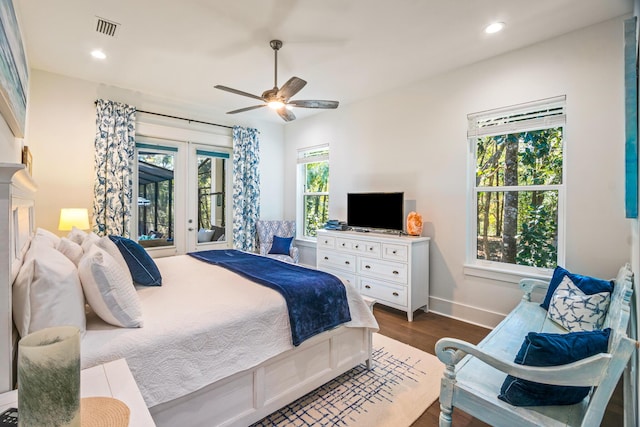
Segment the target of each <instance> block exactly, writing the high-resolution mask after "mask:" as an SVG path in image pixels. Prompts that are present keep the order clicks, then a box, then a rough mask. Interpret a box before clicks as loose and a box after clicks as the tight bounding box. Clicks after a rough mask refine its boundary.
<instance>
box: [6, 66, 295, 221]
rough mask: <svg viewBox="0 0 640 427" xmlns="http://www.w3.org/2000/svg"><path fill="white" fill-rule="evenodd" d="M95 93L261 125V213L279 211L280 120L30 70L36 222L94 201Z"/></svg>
mask: <svg viewBox="0 0 640 427" xmlns="http://www.w3.org/2000/svg"><path fill="white" fill-rule="evenodd" d="M99 98H104V99H111V100H114V101H118V102H124V103H127V104H130V105H134V106H136V107H137V108H138V109H141V110H145V111H152V112H158V113H163V114H169V115H174V116H178V117H186V118H190V119H194V120H201V121H205V122H213V123H220V124H224V125H229V126H233V125H236V124H238V125H241V126H250V127H255V128H257V129H258V130H259V131H260V156H261V163H260V174H261V216H262V217H263V218H266V219H272V218H281V217H282V215H283V196H282V194H283V185H284V184H283V182H284V181H283V179H284V178H283V172H282V169H283V143H282V139H283V131H282V126H281V125H277V124H271V123H263V122H240V121H237V120H236V121H230V119H229V118H228V117H224V116H223V117H215V116H212V115H210V114H209V113H208V112H207V111H205V110H204V109H202V108H199V109H198V108H197V107H193V106H181V105H178V104H176V103H175V102H171V101H168V100H162V99H158V98H154V97H151V96H148V95H144V94H141V93H139V92H134V91H129V90H125V89H120V88H116V87H112V86H106V85H102V84H99V83H94V82H88V81H84V80H79V79H75V78H71V77H66V76H61V75H58V74H53V73H49V72H45V71H41V70H31V76H30V93H29V99H28V110H29V116H28V118H27V131H28V134H27V136H28V138H27V140H26V141H25V144H27V145H29V147H30V149H31V151H32V154H33V176H34V179H35V181H36V182H37V183H38V193H37V200H36V203H37V204H36V221H37V225H38V226H39V227H43V228H46V229H49V230H51V231H54V232H56V231H57V226H58V216H59V212H60V208H62V207H87V208H91V206H92V194H93V176H94V175H93V174H94V164H93V161H94V160H93V151H94V149H93V147H94V138H95V130H96V124H95V120H96V113H95V105H94V101H95V100H96V99H99ZM139 116H140V117H142V115H139ZM146 117H147V120H153V116H149V115H147V116H146ZM158 120H159V119H156V120H155V121H156V122H157V121H158ZM169 122H170V123H172V124H173V125H175V126H178V127H183V128H185V129H187V128H188V129H194V130H198V129H200V130H206V131H209V132H219V133H222V134H230V130H229V129H226V128H219V127H211V126H207V125H197V124H191V125H189V124H188V122H185V121H180V120H169ZM165 123H166V121H165ZM0 136H1V134H0ZM4 159H5V154H4V153H3V152H0V161H5V160H4Z"/></svg>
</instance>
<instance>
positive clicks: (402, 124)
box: [284, 19, 630, 326]
mask: <svg viewBox="0 0 640 427" xmlns="http://www.w3.org/2000/svg"><path fill="white" fill-rule="evenodd" d="M622 22H623V21H622V19H616V20H612V21H609V22H605V23H602V24H599V25H596V26H593V27H590V28H587V29H584V30H581V31H578V32H574V33H571V34H568V35H565V36H562V37H559V38H556V39H553V40H550V41H548V42H545V43H540V44H536V45H533V46H531V47H528V48H525V49H520V50H518V51H515V52H512V53H509V54H506V55H502V56H500V57H496V58H493V59H491V60H487V61H483V62H480V63H477V64H474V65H471V66H468V67H464V68H461V69H458V70H455V71H452V72H448V73H446V74H443V75H440V76H437V77H434V78H431V79H428V80H425V81H422V82H419V83H417V84H412V85H410V86H407V87H405V88H403V89H400V90H394V91H392V92H390V93H387V94H385V95H382V96H377V97H374V98H371V99H369V100H366V101H363V102H360V103H357V104H352V105H347V106H340V108H339V109H338V110H335V111H331V112H328V113H325V114H320V115H317V116H312V117H309V118H306V119H304V120H300V121H297V122H293V123H291V124H289V125H287V126H286V127H285V143H286V150H285V158H286V165H287V169H286V173H285V197H284V201H285V208H284V212H285V216H288V217H293V216H294V212H295V154H296V149H297V148H299V147H304V146H312V145H316V144H320V143H326V142H328V143H330V146H331V148H330V150H331V154H330V156H331V172H330V173H331V176H330V189H331V194H330V208H329V209H330V216H331V217H332V218H341V219H345V218H346V193H347V192H352V191H404V192H405V198H407V199H412V200H416V209H417V211H418V212H419V213H421V214H422V216H423V219H424V222H425V229H424V232H423V235H426V236H430V237H431V238H432V241H431V258H430V263H431V276H430V279H431V289H430V304H431V308H432V309H433V310H434V311H438V312H441V313H443V314H446V315H450V316H454V317H459V318H462V319H465V320H468V321H471V322H475V323H479V324H484V325H490V326H493V325H495V324H496V323H497V322H498V321H499V320H501V318H502V315H504V314H506V313H507V312H509V311H510V310H511V309H512V308H513V307H514V306H515V305H516V304H517V302H518V300H519V299H520V297H521V293H520V291H519V290H518V289H517V286H516V285H515V284H512V283H506V282H497V281H489V280H485V279H479V278H474V277H471V276H465V275H464V273H463V265H464V263H465V245H466V231H465V230H466V225H467V217H466V212H467V210H466V209H467V193H466V191H467V178H466V177H467V170H466V161H467V146H468V145H467V140H466V129H467V121H466V117H467V114H469V113H474V112H478V111H483V110H487V109H492V108H497V107H503V106H509V105H513V104H518V103H523V102H528V101H533V100H538V99H542V98H547V97H552V96H557V95H566V96H567V114H568V118H567V126H566V150H567V151H566V152H567V156H568V157H567V158H568V160H567V162H566V165H565V167H566V170H567V218H568V220H567V239H566V240H567V254H566V267H567V268H569V269H570V270H573V271H576V272H580V273H582V274H588V275H596V276H600V277H613V276H615V274H616V273H617V270H618V268H619V267H620V266H621V265H622V264H623V263H624V262H626V261H628V260H629V254H630V246H629V245H630V226H629V222H628V221H627V220H625V218H624V168H623V167H624V139H625V138H624V110H623V109H624V98H623V49H622V36H623V33H622V29H623V28H622ZM416 54H417V55H419V54H420V52H416ZM425 60H429V58H425ZM304 262H306V263H311V264H314V260H309V259H306V260H304Z"/></svg>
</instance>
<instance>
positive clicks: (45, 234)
mask: <svg viewBox="0 0 640 427" xmlns="http://www.w3.org/2000/svg"><path fill="white" fill-rule="evenodd" d="M33 240H36V241H42V242H46V243H48V244H49V246H51V247H52V248H55V247H56V246H58V243H60V237H58V236H56V235H55V234H53V233H52V232H51V231H49V230H45V229H44V228H37V229H36V233H35V235H34V236H33Z"/></svg>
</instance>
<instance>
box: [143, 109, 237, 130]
mask: <svg viewBox="0 0 640 427" xmlns="http://www.w3.org/2000/svg"><path fill="white" fill-rule="evenodd" d="M136 112H138V113H145V114H153V115H154V116H161V117H168V118H170V119H178V120H185V121H187V122H189V123H201V124H203V125H211V126H219V127H222V128H227V129H233V126H227V125H219V124H218V123H211V122H203V121H200V120H193V119H186V118H184V117H177V116H170V115H168V114H160V113H152V112H151V111H144V110H136Z"/></svg>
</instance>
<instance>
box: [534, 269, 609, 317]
mask: <svg viewBox="0 0 640 427" xmlns="http://www.w3.org/2000/svg"><path fill="white" fill-rule="evenodd" d="M564 276H569V279H571V281H572V282H573V284H574V285H576V286H577V287H578V288H580V290H581V291H582V292H584V293H585V294H586V295H593V294H599V293H600V292H611V291H613V281H611V280H602V279H596V278H595V277H589V276H582V275H580V274H574V273H570V272H568V271H567V270H565V269H564V268H562V267H560V266H557V267H556V269H555V270H554V271H553V276H552V277H551V281H550V282H549V288H548V289H547V295H546V296H545V297H544V301H542V304H540V307H542V308H544V309H545V310H549V304H550V303H551V297H552V296H553V293H554V292H555V291H556V288H557V287H558V286H559V285H560V283H562V279H563V278H564Z"/></svg>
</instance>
